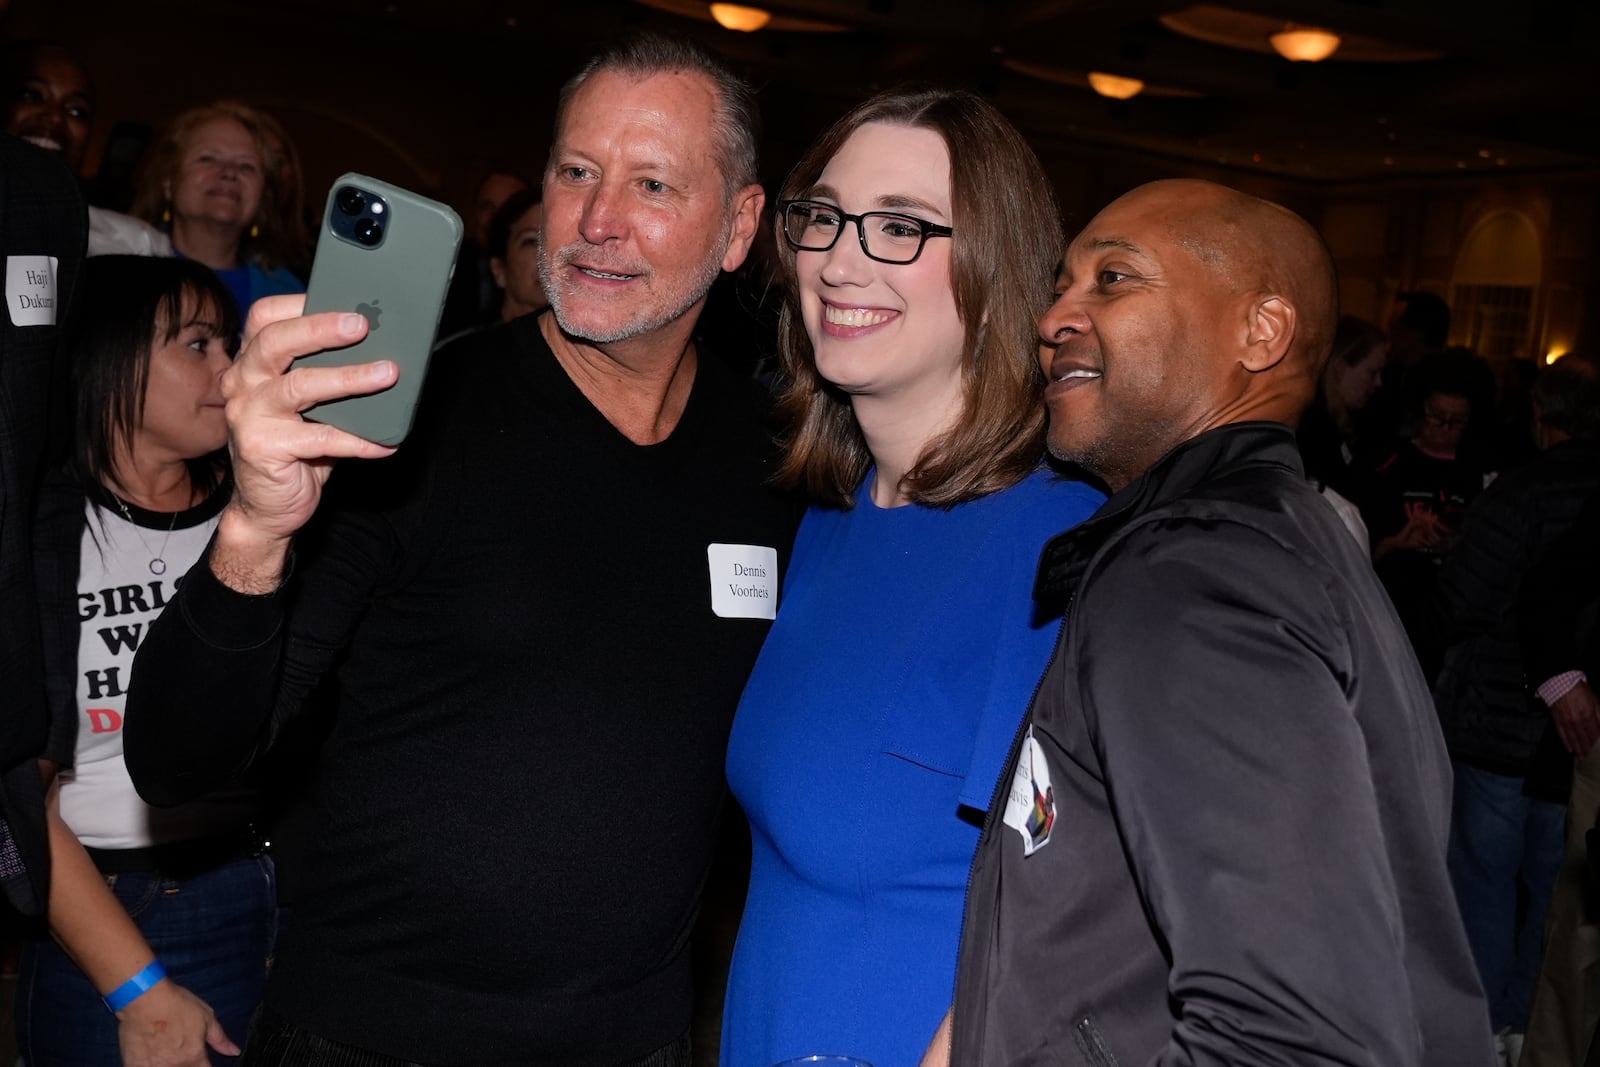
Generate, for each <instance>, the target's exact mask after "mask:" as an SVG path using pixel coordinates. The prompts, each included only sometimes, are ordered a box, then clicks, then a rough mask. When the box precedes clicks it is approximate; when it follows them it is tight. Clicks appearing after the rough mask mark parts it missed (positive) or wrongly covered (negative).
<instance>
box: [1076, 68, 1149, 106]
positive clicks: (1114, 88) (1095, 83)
mask: <svg viewBox="0 0 1600 1067" xmlns="http://www.w3.org/2000/svg"><path fill="white" fill-rule="evenodd" d="M1089 88H1091V89H1093V90H1094V91H1095V92H1097V93H1099V94H1100V95H1101V96H1109V97H1110V98H1111V99H1113V100H1131V99H1133V98H1134V97H1136V96H1138V95H1139V94H1140V93H1142V92H1144V82H1142V81H1140V80H1139V79H1138V78H1124V77H1121V76H1120V75H1117V74H1102V73H1101V72H1100V71H1098V70H1092V71H1090V72H1089Z"/></svg>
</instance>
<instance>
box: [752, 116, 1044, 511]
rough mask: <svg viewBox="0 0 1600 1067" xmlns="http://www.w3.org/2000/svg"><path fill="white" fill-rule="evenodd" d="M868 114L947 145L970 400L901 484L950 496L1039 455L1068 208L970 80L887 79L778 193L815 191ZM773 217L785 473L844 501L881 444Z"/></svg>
mask: <svg viewBox="0 0 1600 1067" xmlns="http://www.w3.org/2000/svg"><path fill="white" fill-rule="evenodd" d="M870 122H882V123H889V124H892V125H899V126H911V127H915V128H920V129H929V130H932V131H933V132H935V133H937V134H938V135H939V136H940V137H942V138H943V139H944V143H945V146H946V147H947V148H948V149H949V152H950V214H951V218H950V226H951V228H952V229H953V230H954V231H955V232H954V236H953V237H952V238H951V240H952V242H953V244H954V247H953V248H952V250H951V258H950V275H951V277H950V289H951V292H952V293H953V294H954V295H955V302H956V313H957V315H958V316H960V319H961V322H962V325H963V328H964V330H965V339H964V342H963V351H962V361H961V368H962V370H961V376H962V396H963V405H962V410H961V415H960V417H959V418H958V419H957V421H956V423H955V425H954V426H952V427H950V429H948V430H946V431H945V432H944V433H942V434H940V435H939V436H938V437H936V438H934V439H933V440H932V441H930V442H929V443H928V445H927V446H926V447H925V448H924V449H923V451H922V454H921V455H920V456H919V457H918V458H917V461H916V463H915V464H913V465H912V468H911V469H910V470H909V471H907V472H906V475H905V478H904V480H903V481H902V483H901V490H902V491H903V492H904V493H905V494H906V496H907V497H909V498H910V499H911V500H913V501H915V502H916V503H919V504H926V505H930V506H935V507H953V506H954V505H956V504H961V503H964V502H966V501H968V500H975V499H977V498H978V497H981V496H986V495H987V494H989V493H993V492H997V491H999V490H1001V489H1006V488H1009V487H1011V486H1013V485H1015V484H1016V483H1017V482H1019V481H1021V480H1022V479H1023V478H1025V477H1027V475H1028V474H1029V473H1030V472H1031V471H1033V470H1034V468H1035V467H1037V466H1038V464H1039V461H1040V459H1041V458H1042V457H1043V455H1044V432H1045V410H1044V403H1043V400H1042V394H1043V390H1044V373H1043V371H1042V370H1040V367H1039V358H1038V348H1039V346H1038V327H1037V325H1036V324H1037V322H1038V320H1039V315H1040V314H1041V313H1043V311H1044V309H1045V307H1046V306H1048V305H1049V303H1050V300H1051V299H1052V297H1051V290H1052V288H1053V287H1054V282H1055V273H1056V268H1057V266H1058V264H1059V262H1060V259H1061V251H1062V248H1063V246H1064V244H1065V241H1064V239H1063V237H1062V232H1061V216H1060V213H1059V212H1058V210H1057V208H1056V201H1055V195H1054V193H1053V192H1052V190H1051V187H1050V182H1049V180H1048V179H1046V178H1045V175H1044V169H1043V168H1042V167H1041V166H1040V165H1039V160H1038V157H1036V156H1035V155H1034V154H1033V150H1032V149H1030V148H1029V147H1028V145H1027V143H1026V142H1025V141H1023V139H1022V135H1021V134H1020V133H1018V132H1017V129H1016V127H1014V126H1013V125H1011V123H1010V122H1009V121H1008V120H1007V119H1006V118H1005V116H1003V115H1001V114H1000V112H999V111H997V110H995V108H994V107H993V106H992V105H991V104H989V103H988V102H987V101H985V100H984V99H983V98H982V97H979V96H977V95H976V94H974V93H971V92H967V91H965V90H960V89H941V88H932V87H921V86H905V87H901V88H896V89H890V90H888V91H887V92H883V93H879V94H877V95H876V96H873V97H871V98H869V99H867V100H866V101H864V102H863V103H861V104H859V105H858V106H857V107H856V108H855V109H854V110H852V111H851V112H850V113H849V114H847V115H845V116H844V117H843V118H841V119H840V120H839V121H838V122H836V123H834V124H833V126H832V127H830V128H829V129H828V131H827V132H826V133H824V134H823V135H822V137H821V139H819V140H818V141H817V143H816V144H815V145H813V146H812V147H811V150H810V151H809V152H807V153H806V155H805V156H804V157H803V158H802V159H801V160H800V162H799V163H798V164H797V165H796V166H795V168H794V170H793V171H792V172H791V173H790V175H789V178H788V180H787V181H785V182H784V185H783V194H782V196H781V198H780V202H781V201H782V200H792V199H796V198H803V197H805V196H807V195H808V194H809V193H810V192H811V190H812V188H813V187H814V186H815V185H816V183H817V180H818V179H819V178H820V177H821V175H822V172H823V170H824V169H825V168H826V167H827V165H828V161H829V160H831V159H832V158H833V157H834V155H835V154H836V153H837V152H838V151H839V149H840V148H841V147H842V146H843V145H844V143H845V141H846V140H848V139H849V137H850V135H851V134H852V133H854V132H855V131H856V130H857V129H859V128H860V127H862V126H864V125H866V124H867V123H870ZM775 226H776V228H777V238H778V242H777V243H778V254H779V257H780V262H781V268H782V272H783V279H784V287H785V290H786V299H785V301H784V308H783V313H782V317H781V319H780V321H779V326H778V352H779V355H780V357H781V358H782V360H783V367H784V371H785V374H786V378H787V380H786V384H785V386H784V388H783V390H782V393H781V395H780V397H779V405H780V409H781V413H782V414H783V415H784V416H785V420H786V423H787V425H788V426H789V427H790V430H789V432H788V434H787V436H786V438H785V441H784V445H785V451H784V458H783V463H782V466H781V467H780V468H779V471H778V475H777V477H778V480H779V482H780V483H782V484H784V485H788V486H792V487H796V488H800V489H803V490H804V491H805V492H806V493H807V494H808V495H810V496H811V498H812V499H813V500H815V501H817V502H818V503H819V504H823V505H825V506H832V507H839V508H849V507H850V506H852V503H853V501H854V494H855V490H856V489H857V488H858V487H859V486H860V485H861V482H862V479H864V478H865V477H866V475H867V471H868V469H869V468H870V467H871V465H872V456H871V454H870V453H868V451H867V443H866V440H865V438H863V437H862V434H861V427H860V426H859V425H858V424H857V423H856V419H855V414H854V412H853V411H852V410H851V407H850V400H849V397H847V396H846V395H845V394H844V393H843V392H841V391H840V390H838V389H836V388H834V387H833V386H832V385H830V384H829V383H828V382H826V381H824V380H823V379H822V377H821V375H819V374H818V373H817V366H816V361H815V359H814V356H813V353H812V350H811V341H810V338H808V337H807V335H806V331H805V323H804V321H803V320H802V318H801V314H800V295H799V282H798V278H797V275H796V273H795V254H794V250H793V249H792V248H790V247H789V244H788V242H787V241H785V240H784V238H783V232H782V231H783V217H782V213H781V212H780V213H779V214H778V216H777V218H776V220H775Z"/></svg>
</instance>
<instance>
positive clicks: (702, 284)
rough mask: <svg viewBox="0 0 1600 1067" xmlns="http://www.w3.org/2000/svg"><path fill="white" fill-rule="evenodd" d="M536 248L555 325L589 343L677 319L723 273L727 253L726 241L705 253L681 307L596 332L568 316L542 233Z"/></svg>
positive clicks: (623, 338)
mask: <svg viewBox="0 0 1600 1067" xmlns="http://www.w3.org/2000/svg"><path fill="white" fill-rule="evenodd" d="M537 241H538V248H539V281H540V282H541V283H543V285H544V294H545V297H546V298H547V299H548V300H549V301H550V310H551V311H553V312H554V313H555V316H556V325H557V326H559V327H561V332H562V333H564V334H566V335H567V336H568V337H574V338H577V339H578V340H580V341H587V342H588V343H589V344H592V345H610V344H616V343H617V342H619V341H631V340H632V339H633V338H635V337H641V336H643V335H644V334H647V333H653V332H654V331H656V330H659V329H661V328H663V327H665V326H668V325H671V324H672V323H674V322H677V321H678V320H679V319H681V318H682V317H683V316H684V315H686V314H688V312H689V309H690V308H692V307H694V306H695V305H696V304H698V303H699V302H700V301H701V299H702V298H704V297H705V295H706V293H708V292H710V291H711V285H712V283H713V282H715V281H716V280H717V275H719V274H721V273H722V257H723V255H724V254H726V252H727V243H726V242H724V243H723V247H722V248H721V249H713V250H712V251H711V252H709V253H707V255H706V259H705V262H703V263H701V264H700V265H699V266H698V267H697V268H696V272H695V275H694V278H693V279H692V282H691V284H690V286H689V293H688V295H687V296H686V297H685V299H684V300H683V301H682V306H681V307H674V308H669V309H668V310H666V311H662V312H659V313H657V314H654V315H650V316H648V317H645V318H641V319H639V320H637V321H634V322H625V323H623V324H622V325H620V326H618V327H617V328H616V329H614V330H610V331H607V332H597V331H594V330H581V329H579V328H577V326H576V325H575V324H574V323H573V322H572V321H571V320H570V319H568V318H567V316H566V311H565V309H564V308H563V307H562V306H561V304H562V301H564V300H565V299H566V293H565V292H564V291H563V290H562V288H561V284H560V282H559V281H558V280H557V275H556V271H555V268H554V267H553V266H552V265H551V263H550V259H549V257H547V256H546V255H545V253H544V234H543V233H541V234H539V235H538V238H537Z"/></svg>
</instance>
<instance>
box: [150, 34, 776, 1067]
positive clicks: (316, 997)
mask: <svg viewBox="0 0 1600 1067" xmlns="http://www.w3.org/2000/svg"><path fill="white" fill-rule="evenodd" d="M755 120H756V114H755V105H754V100H753V98H752V95H751V93H750V90H749V89H748V87H746V86H745V85H744V84H743V83H742V82H740V81H739V80H738V79H737V78H735V77H734V76H733V75H731V74H730V73H729V72H727V71H726V70H725V69H724V68H723V67H722V66H721V65H720V64H719V63H718V62H717V61H715V60H714V59H712V58H711V57H710V56H708V55H707V54H705V53H704V52H702V51H701V50H700V49H698V48H697V47H696V46H693V45H689V44H686V43H683V42H679V41H675V40H671V39H667V38H661V37H654V36H643V37H639V38H634V39H630V40H628V41H625V42H623V43H621V44H618V45H616V46H614V47H613V48H611V49H610V50H608V51H607V52H606V53H605V54H604V55H602V56H600V57H599V58H597V59H595V60H594V61H592V62H591V63H590V64H589V65H588V66H587V67H585V68H584V70H583V71H582V72H581V73H580V74H579V75H578V76H577V77H576V78H574V79H573V80H572V81H571V82H569V83H568V85H567V86H566V87H565V88H564V89H563V92H562V97H561V102H560V106H559V109H558V117H557V124H556V126H557V128H556V137H555V145H554V148H553V149H552V151H551V155H550V160H549V165H548V167H547V169H546V172H545V176H544V190H543V193H544V218H543V222H542V229H541V239H540V255H541V263H542V272H541V273H542V275H543V278H544V284H545V289H546V292H547V293H548V294H549V296H550V299H551V304H552V308H551V310H549V311H546V312H544V313H542V314H540V315H537V316H532V315H530V316H524V317H522V318H519V319H516V320H514V321H512V322H511V323H509V324H506V325H504V326H502V327H497V328H494V329H490V330H487V331H483V332H480V333H476V334H473V335H471V336H469V337H466V338H464V339H462V340H461V341H459V342H457V343H456V344H455V345H453V346H451V350H450V351H447V352H444V353H443V354H442V355H441V357H440V358H439V359H438V360H437V361H435V363H434V365H433V371H432V374H431V375H430V380H429V383H428V388H427V390H426V392H425V394H424V397H423V400H422V403H421V406H420V408H419V413H418V417H417V423H416V428H415V429H414V430H413V432H412V436H411V438H410V439H408V440H407V441H406V442H405V444H404V445H402V446H401V447H400V449H399V454H398V455H396V456H394V457H393V458H385V457H388V456H390V454H391V453H392V452H394V451H395V450H394V449H391V448H387V447H382V446H379V445H375V444H372V443H370V442H367V441H363V440H361V439H359V438H356V437H353V436H350V435H349V434H346V433H343V432H340V431H337V430H334V429H332V428H330V427H325V426H320V425H317V424H315V423H311V422H306V421H303V420H302V419H301V417H300V414H299V413H300V412H302V411H304V410H305V409H307V408H308V407H310V406H312V405H313V404H315V403H317V402H319V401H323V400H328V399H332V398H336V397H340V396H346V395H350V394H354V393H366V392H371V391H374V390H377V389H381V388H384V387H386V386H387V385H389V384H391V383H392V382H393V381H394V376H395V373H396V371H395V367H394V365H393V364H392V363H387V362H379V363H373V364H366V365H362V366H356V367H350V368H339V369H321V368H295V367H294V359H295V357H297V356H300V355H304V354H306V353H309V352H312V351H315V350H318V349H322V348H330V347H336V346H340V345H345V344H349V343H350V342H352V341H354V340H355V339H357V338H359V337H361V336H362V335H363V334H364V333H365V332H366V323H365V321H364V320H362V319H361V318H360V317H359V316H353V315H340V314H337V313H334V314H326V315H314V316H308V317H305V318H296V317H295V313H296V312H297V311H298V307H299V305H298V303H297V301H298V298H288V299H283V300H276V301H261V302H260V303H258V304H257V305H256V310H254V311H253V312H252V314H251V322H250V325H249V326H248V328H247V330H246V334H247V337H246V344H245V347H244V350H243V352H242V353H241V354H240V356H239V359H238V361H237V363H236V364H235V366H234V368H233V369H232V371H231V372H230V374H229V376H228V378H227V379H226V380H225V386H224V388H225V392H226V393H227V395H228V397H229V405H228V421H229V429H230V434H231V438H232V445H231V447H232V451H233V457H234V472H235V479H236V483H237V489H236V492H235V497H234V500H233V501H232V502H231V503H230V504H229V506H228V508H227V509H226V510H225V511H224V512H223V515H222V518H221V520H220V525H219V528H218V533H217V536H216V539H215V542H214V543H213V545H212V547H211V550H210V552H209V555H208V557H207V558H206V559H204V560H202V561H201V562H200V563H199V564H198V565H197V566H196V567H195V568H194V570H192V571H191V572H190V573H189V575H188V576H187V577H186V579H185V581H184V583H183V585H182V586H181V589H180V592H179V594H178V597H177V600H176V602H175V603H174V604H173V605H172V607H171V608H170V609H169V610H168V611H167V612H166V613H165V614H164V615H163V617H162V619H161V620H160V622H159V623H158V624H157V625H156V626H154V627H153V628H152V630H151V632H150V634H149V636H148V638H147V639H146V642H145V644H144V646H143V647H142V648H141V649H140V651H139V655H138V659H137V662H136V664H135V669H134V677H133V686H132V691H131V695H130V698H129V702H128V709H127V723H126V726H125V731H126V748H127V760H128V766H129V769H130V771H131V772H132V774H133V777H134V780H135V781H136V782H137V783H138V785H139V788H140V790H141V792H142V793H143V795H144V796H145V797H146V798H147V799H148V800H150V801H151V802H153V803H172V802H177V801H181V800H183V799H185V798H186V797H188V796H191V795H193V794H194V793H196V792H199V791H201V790H203V789H205V788H207V787H208V786H210V785H212V784H214V783H216V782H217V781H219V780H221V779H223V778H226V777H227V776H229V775H231V774H234V773H236V772H237V771H238V770H240V769H241V768H243V767H244V766H246V765H247V764H249V763H250V762H251V760H252V759H253V758H254V757H255V756H257V755H259V754H260V753H261V751H262V750H263V749H265V748H266V747H268V746H270V745H271V743H272V740H273V738H274V736H275V734H276V733H277V731H278V730H279V729H280V728H281V726H282V724H283V723H284V722H285V721H286V720H288V719H289V718H290V717H292V716H293V715H294V714H295V712H296V711H297V710H299V709H300V707H301V706H302V705H303V704H304V703H305V702H306V700H307V698H308V696H309V695H310V694H311V693H312V692H313V691H314V690H316V689H318V688H319V687H321V686H325V685H331V686H332V687H333V691H334V694H335V696H336V699H337V710H336V714H335V718H334V722H333V727H332V734H331V737H330V738H329V741H328V745H327V748H326V754H325V757H324V762H323V766H322V777H321V782H320V802H319V809H320V825H319V827H318V830H317V834H316V838H315V842H316V843H315V846H314V848H313V850H312V854H311V855H310V857H309V858H308V861H307V870H306V873H305V876H304V879H303V882H302V886H301V889H300V894H299V898H298V901H297V904H296V908H295V914H294V918H293V922H292V924H291V925H290V926H289V929H288V930H287V933H286V936H285V938H284V939H283V941H282V943H281V948H280V951H279V953H278V956H277V958H276V960H275V962H274V964H273V971H272V975H271V978H270V981H269V984H268V987H267V992H266V997H265V1002H264V1005H263V1007H262V1010H261V1012H260V1013H259V1014H258V1016H257V1020H256V1023H255V1024H254V1026H253V1027H252V1030H251V1034H250V1037H249V1040H248V1041H247V1043H246V1048H245V1052H244V1058H243V1061H242V1062H243V1063H245V1064H246V1065H262V1064H280V1063H282V1064H289V1063H293V1064H324V1063H337V1064H339V1065H341V1067H361V1065H367V1067H396V1065H402V1064H407V1065H414V1064H443V1063H450V1064H455V1063H520V1064H543V1063H548V1064H571V1065H582V1064H593V1065H637V1067H677V1065H687V1064H688V1063H689V1056H690V1052H689V1037H688V1029H689V1024H690V1006H691V974H690V967H689V952H688V943H689V935H690V931H691V928H692V926H693V921H694V917H695V912H696V907H697V902H698V898H699V893H700V887H701V884H702V882H703V880H704V878H705V875H706V871H707V868H708V865H709V862H710V859H711V853H712V846H713V842H714V838H715V830H716V825H717V820H718V815H719V811H720V808H721V804H722V800H723V796H724V788H725V787H724V784H723V769H722V768H723V757H724V750H725V748H726V742H727V736H728V730H729V726H730V724H731V720H732V715H733V710H734V707H735V704H736V703H737V701H738V697H739V693H740V690H741V688H742V686H743V683H744V680H745V677H746V675H747V673H748V671H749V668H750V666H751V664H752V663H753V661H754V659H755V656H756V652H757V651H758V649H759V648H760V645H761V641H762V639H763V637H764V636H765V634H766V631H767V628H768V623H769V621H770V620H771V619H772V618H773V615H774V611H775V608H776V604H777V600H778V596H779V589H778V584H777V583H778V576H779V574H781V572H782V568H783V566H784V564H785V562H786V560H787V555H788V549H789V544H790V540H791V538H792V536H793V531H794V527H795V524H796V522H797V520H798V518H799V510H798V507H797V506H795V505H794V504H792V503H791V502H789V501H788V500H785V499H783V498H781V497H779V496H778V495H776V494H775V493H774V492H773V491H772V490H770V489H769V488H768V486H767V482H768V475H769V473H770V470H771V463H772V460H773V459H774V452H773V449H772V447H771V442H770V440H769V435H768V433H767V428H766V425H765V422H764V417H763V415H764V412H763V409H764V399H763V398H762V397H761V396H760V395H759V394H758V392H757V391H756V390H755V388H754V387H753V386H752V385H751V384H750V383H748V382H746V381H743V380H741V379H740V378H739V377H738V376H737V375H735V374H734V373H733V372H731V371H730V370H729V369H727V368H725V367H723V366H722V365H720V364H719V363H718V362H717V361H716V360H715V359H712V358H709V357H705V356H703V355H701V354H700V353H698V352H697V351H696V348H695V345H694V342H693V329H694V324H695V320H696V318H697V316H698V315H699V313H700V309H701V307H702V306H703V304H704V302H705V294H706V291H707V289H708V288H709V287H710V285H711V282H712V281H713V280H714V279H715V278H716V277H717V275H718V273H719V272H720V271H722V270H731V269H733V268H735V267H737V266H738V265H739V264H740V263H741V262H742V261H743V259H744V257H745V254H746V252H747V251H748V250H749V247H750V243H751V241H752V239H753V237H754V235H755V227H756V226H757V224H758V221H759V218H760V215H761V206H762V203H763V200H764V194H763V192H762V190H761V187H760V186H759V185H758V184H756V170H755V158H754V152H755V149H754V145H755V132H754V124H755ZM335 457H359V458H361V459H363V460H365V461H366V462H362V463H346V464H343V465H340V466H339V468H338V472H337V474H335V476H334V477H333V479H332V481H331V482H328V483H327V492H326V494H325V496H324V494H323V493H322V488H323V484H324V482H325V480H326V479H327V477H328V470H329V466H330V464H329V461H330V460H331V459H333V458H335ZM291 546H292V547H293V549H294V556H293V561H292V563H291V555H290V549H291ZM756 571H761V572H763V573H760V574H757V573H755V572H756Z"/></svg>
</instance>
